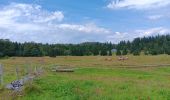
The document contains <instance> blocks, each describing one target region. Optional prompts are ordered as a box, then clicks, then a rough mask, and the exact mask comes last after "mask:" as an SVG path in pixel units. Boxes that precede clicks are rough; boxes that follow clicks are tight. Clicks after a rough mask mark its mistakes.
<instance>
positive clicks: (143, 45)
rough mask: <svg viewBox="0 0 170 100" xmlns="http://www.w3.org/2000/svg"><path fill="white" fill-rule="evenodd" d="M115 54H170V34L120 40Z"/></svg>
mask: <svg viewBox="0 0 170 100" xmlns="http://www.w3.org/2000/svg"><path fill="white" fill-rule="evenodd" d="M116 48H117V53H116V54H117V55H127V54H133V55H140V54H142V53H143V54H145V55H158V54H168V55H170V35H158V36H150V37H143V38H135V39H134V40H133V41H131V42H130V41H121V42H120V43H119V44H117V47H116Z"/></svg>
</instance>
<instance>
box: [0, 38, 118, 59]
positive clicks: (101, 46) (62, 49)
mask: <svg viewBox="0 0 170 100" xmlns="http://www.w3.org/2000/svg"><path fill="white" fill-rule="evenodd" d="M115 47H116V46H115V45H114V44H112V43H99V42H85V43H80V44H42V43H34V42H26V43H18V42H11V41H10V40H8V39H0V57H5V56H9V57H11V56H18V57H41V56H50V57H56V56H89V55H94V56H97V55H101V56H106V55H108V56H111V55H112V52H111V50H112V49H113V48H115Z"/></svg>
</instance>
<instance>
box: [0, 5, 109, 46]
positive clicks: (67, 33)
mask: <svg viewBox="0 0 170 100" xmlns="http://www.w3.org/2000/svg"><path fill="white" fill-rule="evenodd" d="M63 20H64V14H63V12H62V11H54V12H52V11H47V10H44V9H43V8H42V7H41V6H40V5H33V4H21V3H12V4H10V5H7V6H4V7H3V8H1V9H0V38H3V39H10V40H12V41H18V42H25V41H35V42H42V43H75V42H76V43H77V42H84V41H106V38H105V35H107V34H110V33H111V31H110V30H108V29H105V28H102V27H99V26H97V25H96V24H95V23H85V24H70V23H64V22H63Z"/></svg>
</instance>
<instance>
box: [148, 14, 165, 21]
mask: <svg viewBox="0 0 170 100" xmlns="http://www.w3.org/2000/svg"><path fill="white" fill-rule="evenodd" d="M163 17H164V15H151V16H148V19H150V20H158V19H161V18H163Z"/></svg>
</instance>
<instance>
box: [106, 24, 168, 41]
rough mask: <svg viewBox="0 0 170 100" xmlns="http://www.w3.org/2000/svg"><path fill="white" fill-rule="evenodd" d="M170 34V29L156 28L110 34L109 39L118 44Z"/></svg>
mask: <svg viewBox="0 0 170 100" xmlns="http://www.w3.org/2000/svg"><path fill="white" fill-rule="evenodd" d="M166 34H170V29H167V28H164V27H156V28H149V29H140V30H134V31H129V32H115V33H114V34H109V35H108V36H107V39H108V40H110V41H112V42H114V43H118V42H120V41H122V40H126V41H127V40H130V41H132V40H133V39H134V38H137V37H144V36H146V37H147V36H156V35H166Z"/></svg>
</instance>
